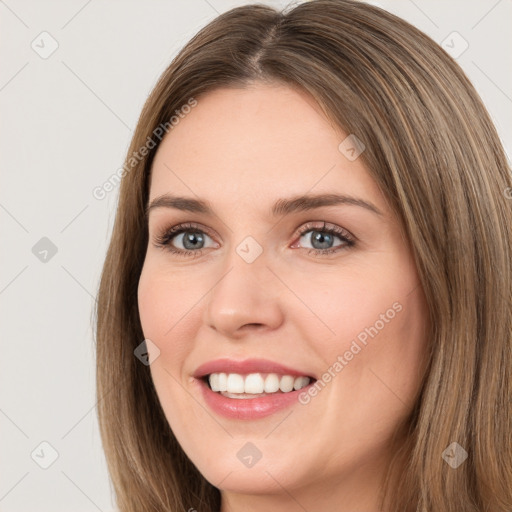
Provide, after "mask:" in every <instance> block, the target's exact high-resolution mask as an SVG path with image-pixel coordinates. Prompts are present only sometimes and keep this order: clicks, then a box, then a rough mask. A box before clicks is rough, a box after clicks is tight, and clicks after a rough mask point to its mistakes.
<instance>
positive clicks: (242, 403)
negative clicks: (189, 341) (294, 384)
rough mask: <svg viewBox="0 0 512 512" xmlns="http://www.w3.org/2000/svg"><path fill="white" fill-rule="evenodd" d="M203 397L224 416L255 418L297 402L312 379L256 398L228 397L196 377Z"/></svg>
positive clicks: (215, 410)
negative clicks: (292, 387) (283, 391)
mask: <svg viewBox="0 0 512 512" xmlns="http://www.w3.org/2000/svg"><path fill="white" fill-rule="evenodd" d="M197 382H198V383H199V386H200V387H201V391H202V393H203V397H204V400H205V402H206V403H207V405H208V406H209V407H210V408H211V409H212V410H213V411H214V412H216V413H218V414H220V415H222V416H225V417H226V418H234V419H237V420H256V419H259V418H264V417H266V416H270V415H271V414H274V413H276V412H278V411H281V410H282V409H286V407H290V406H291V405H293V404H294V403H300V402H299V395H300V393H304V392H307V391H308V389H309V387H310V386H312V385H313V384H314V381H313V382H311V383H310V384H308V385H307V386H305V387H303V388H301V389H298V390H297V391H290V392H289V393H275V394H272V395H268V396H262V397H258V398H228V397H226V396H223V395H221V394H220V393H218V392H215V391H212V390H211V389H210V387H209V386H208V384H206V382H204V381H203V380H201V379H197Z"/></svg>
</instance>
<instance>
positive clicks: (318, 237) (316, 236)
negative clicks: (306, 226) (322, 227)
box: [311, 231, 332, 249]
mask: <svg viewBox="0 0 512 512" xmlns="http://www.w3.org/2000/svg"><path fill="white" fill-rule="evenodd" d="M311 238H312V245H313V247H315V244H314V243H313V242H319V243H320V245H322V247H315V249H328V248H329V247H330V244H331V243H332V235H331V234H329V233H322V232H321V231H313V232H312V236H311ZM326 240H327V245H325V244H326V242H325V241H326ZM324 245H325V246H324Z"/></svg>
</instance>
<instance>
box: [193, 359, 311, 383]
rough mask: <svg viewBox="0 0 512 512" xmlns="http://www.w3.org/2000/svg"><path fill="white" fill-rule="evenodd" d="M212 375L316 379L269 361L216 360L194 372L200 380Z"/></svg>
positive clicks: (304, 372)
mask: <svg viewBox="0 0 512 512" xmlns="http://www.w3.org/2000/svg"><path fill="white" fill-rule="evenodd" d="M211 373H239V374H243V375H245V374H248V373H277V374H280V375H292V376H294V377H300V376H305V377H311V378H313V379H315V377H314V376H312V375H311V374H310V373H309V372H307V371H302V370H299V369H295V368H291V367H289V366H284V365H282V364H280V363H276V362H275V361H270V360H268V359H244V360H243V361H237V360H235V359H228V358H224V359H215V360H213V361H208V362H207V363H204V364H202V365H201V366H199V367H198V368H197V369H196V371H195V372H194V377H196V378H198V379H200V378H203V377H206V376H207V375H210V374H211Z"/></svg>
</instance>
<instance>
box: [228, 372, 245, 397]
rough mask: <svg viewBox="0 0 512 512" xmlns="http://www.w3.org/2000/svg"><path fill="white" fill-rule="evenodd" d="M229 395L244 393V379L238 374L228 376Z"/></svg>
mask: <svg viewBox="0 0 512 512" xmlns="http://www.w3.org/2000/svg"><path fill="white" fill-rule="evenodd" d="M226 391H229V392H230V393H243V392H244V378H243V377H242V376H241V375H239V374H238V373H230V374H228V382H227V390H226Z"/></svg>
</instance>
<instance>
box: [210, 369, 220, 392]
mask: <svg viewBox="0 0 512 512" xmlns="http://www.w3.org/2000/svg"><path fill="white" fill-rule="evenodd" d="M209 380H210V387H211V388H212V391H219V390H220V388H219V374H218V373H212V374H211V375H210V379H209Z"/></svg>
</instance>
